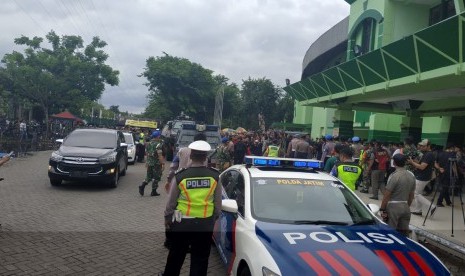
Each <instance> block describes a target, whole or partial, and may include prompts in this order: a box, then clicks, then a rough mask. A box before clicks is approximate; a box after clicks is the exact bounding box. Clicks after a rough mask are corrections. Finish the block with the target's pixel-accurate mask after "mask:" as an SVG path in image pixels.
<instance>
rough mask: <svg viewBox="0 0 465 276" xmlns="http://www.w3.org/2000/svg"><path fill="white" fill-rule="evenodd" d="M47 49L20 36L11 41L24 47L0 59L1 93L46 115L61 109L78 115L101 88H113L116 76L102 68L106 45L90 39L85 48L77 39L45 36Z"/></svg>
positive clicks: (36, 38)
mask: <svg viewBox="0 0 465 276" xmlns="http://www.w3.org/2000/svg"><path fill="white" fill-rule="evenodd" d="M45 38H46V40H47V42H48V43H49V44H50V45H51V48H45V47H42V46H41V44H42V42H43V40H44V39H43V38H40V37H33V38H32V39H31V38H28V37H26V36H21V37H19V38H16V39H15V40H14V41H15V43H16V44H17V45H21V46H25V47H26V48H25V50H24V53H20V52H17V51H13V52H12V53H9V54H5V56H4V57H3V59H2V63H4V65H5V67H3V68H2V72H1V74H0V81H1V82H2V86H3V87H4V89H6V90H9V91H11V92H12V93H13V94H14V95H18V96H20V97H21V98H25V99H28V100H29V101H31V102H32V103H34V104H37V105H38V106H40V107H41V108H42V109H43V110H44V112H45V114H46V115H48V114H53V113H58V112H60V111H63V110H65V109H68V110H70V111H71V112H73V113H77V114H79V111H80V110H81V108H82V107H83V106H85V105H86V104H88V103H89V102H92V101H95V100H97V99H99V98H100V97H101V95H102V93H103V91H104V89H105V84H109V85H112V86H113V85H117V84H118V82H119V79H118V74H119V72H118V71H116V70H113V69H112V68H111V67H110V66H109V65H106V64H105V61H106V60H107V58H108V55H107V54H106V53H105V52H104V51H103V50H102V48H104V47H105V46H106V42H104V41H102V40H100V39H99V38H98V37H94V38H93V40H92V42H91V43H90V44H89V45H87V46H85V47H84V45H83V39H82V38H81V37H80V36H62V37H59V36H58V35H57V34H56V33H55V32H54V31H50V32H49V33H48V34H47V35H46V36H45Z"/></svg>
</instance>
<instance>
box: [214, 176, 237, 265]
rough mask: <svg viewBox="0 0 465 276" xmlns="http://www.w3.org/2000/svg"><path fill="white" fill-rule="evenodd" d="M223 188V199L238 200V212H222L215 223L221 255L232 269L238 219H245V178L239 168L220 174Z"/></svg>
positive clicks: (216, 239)
mask: <svg viewBox="0 0 465 276" xmlns="http://www.w3.org/2000/svg"><path fill="white" fill-rule="evenodd" d="M220 184H221V185H222V188H223V199H234V200H236V201H237V205H238V213H237V214H232V213H229V212H221V216H220V218H219V219H218V220H217V222H216V224H215V230H214V238H215V241H216V243H217V247H218V249H219V251H220V256H221V258H222V259H223V261H224V262H225V264H226V265H227V267H228V268H229V269H230V268H231V266H232V263H233V262H234V258H235V244H234V242H235V235H236V233H235V231H236V222H237V220H243V219H244V179H243V177H242V175H241V173H240V172H239V171H237V170H229V171H226V172H225V173H223V174H222V175H221V176H220Z"/></svg>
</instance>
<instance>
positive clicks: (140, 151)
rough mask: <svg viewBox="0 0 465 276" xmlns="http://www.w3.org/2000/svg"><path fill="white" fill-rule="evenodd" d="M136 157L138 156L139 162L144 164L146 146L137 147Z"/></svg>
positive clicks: (139, 145)
mask: <svg viewBox="0 0 465 276" xmlns="http://www.w3.org/2000/svg"><path fill="white" fill-rule="evenodd" d="M136 155H137V162H143V161H144V156H145V145H144V144H138V145H137V146H136Z"/></svg>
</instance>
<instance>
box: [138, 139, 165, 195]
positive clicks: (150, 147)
mask: <svg viewBox="0 0 465 276" xmlns="http://www.w3.org/2000/svg"><path fill="white" fill-rule="evenodd" d="M162 148H163V143H162V142H160V141H158V139H157V140H154V139H152V140H151V141H150V142H149V143H148V144H147V146H146V149H145V150H146V153H147V162H146V167H147V174H146V176H145V180H144V181H143V182H142V184H141V186H139V193H140V194H141V195H143V194H144V192H143V190H144V188H145V186H146V185H147V184H148V183H149V182H150V181H152V193H151V194H150V195H152V196H157V195H159V193H158V192H157V189H158V182H159V181H160V179H161V175H162V173H163V167H162V163H161V162H160V158H159V155H161V153H162Z"/></svg>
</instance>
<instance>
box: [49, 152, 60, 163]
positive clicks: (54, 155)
mask: <svg viewBox="0 0 465 276" xmlns="http://www.w3.org/2000/svg"><path fill="white" fill-rule="evenodd" d="M50 160H52V161H55V162H60V161H61V160H63V156H61V155H59V154H58V151H54V152H52V156H50Z"/></svg>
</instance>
